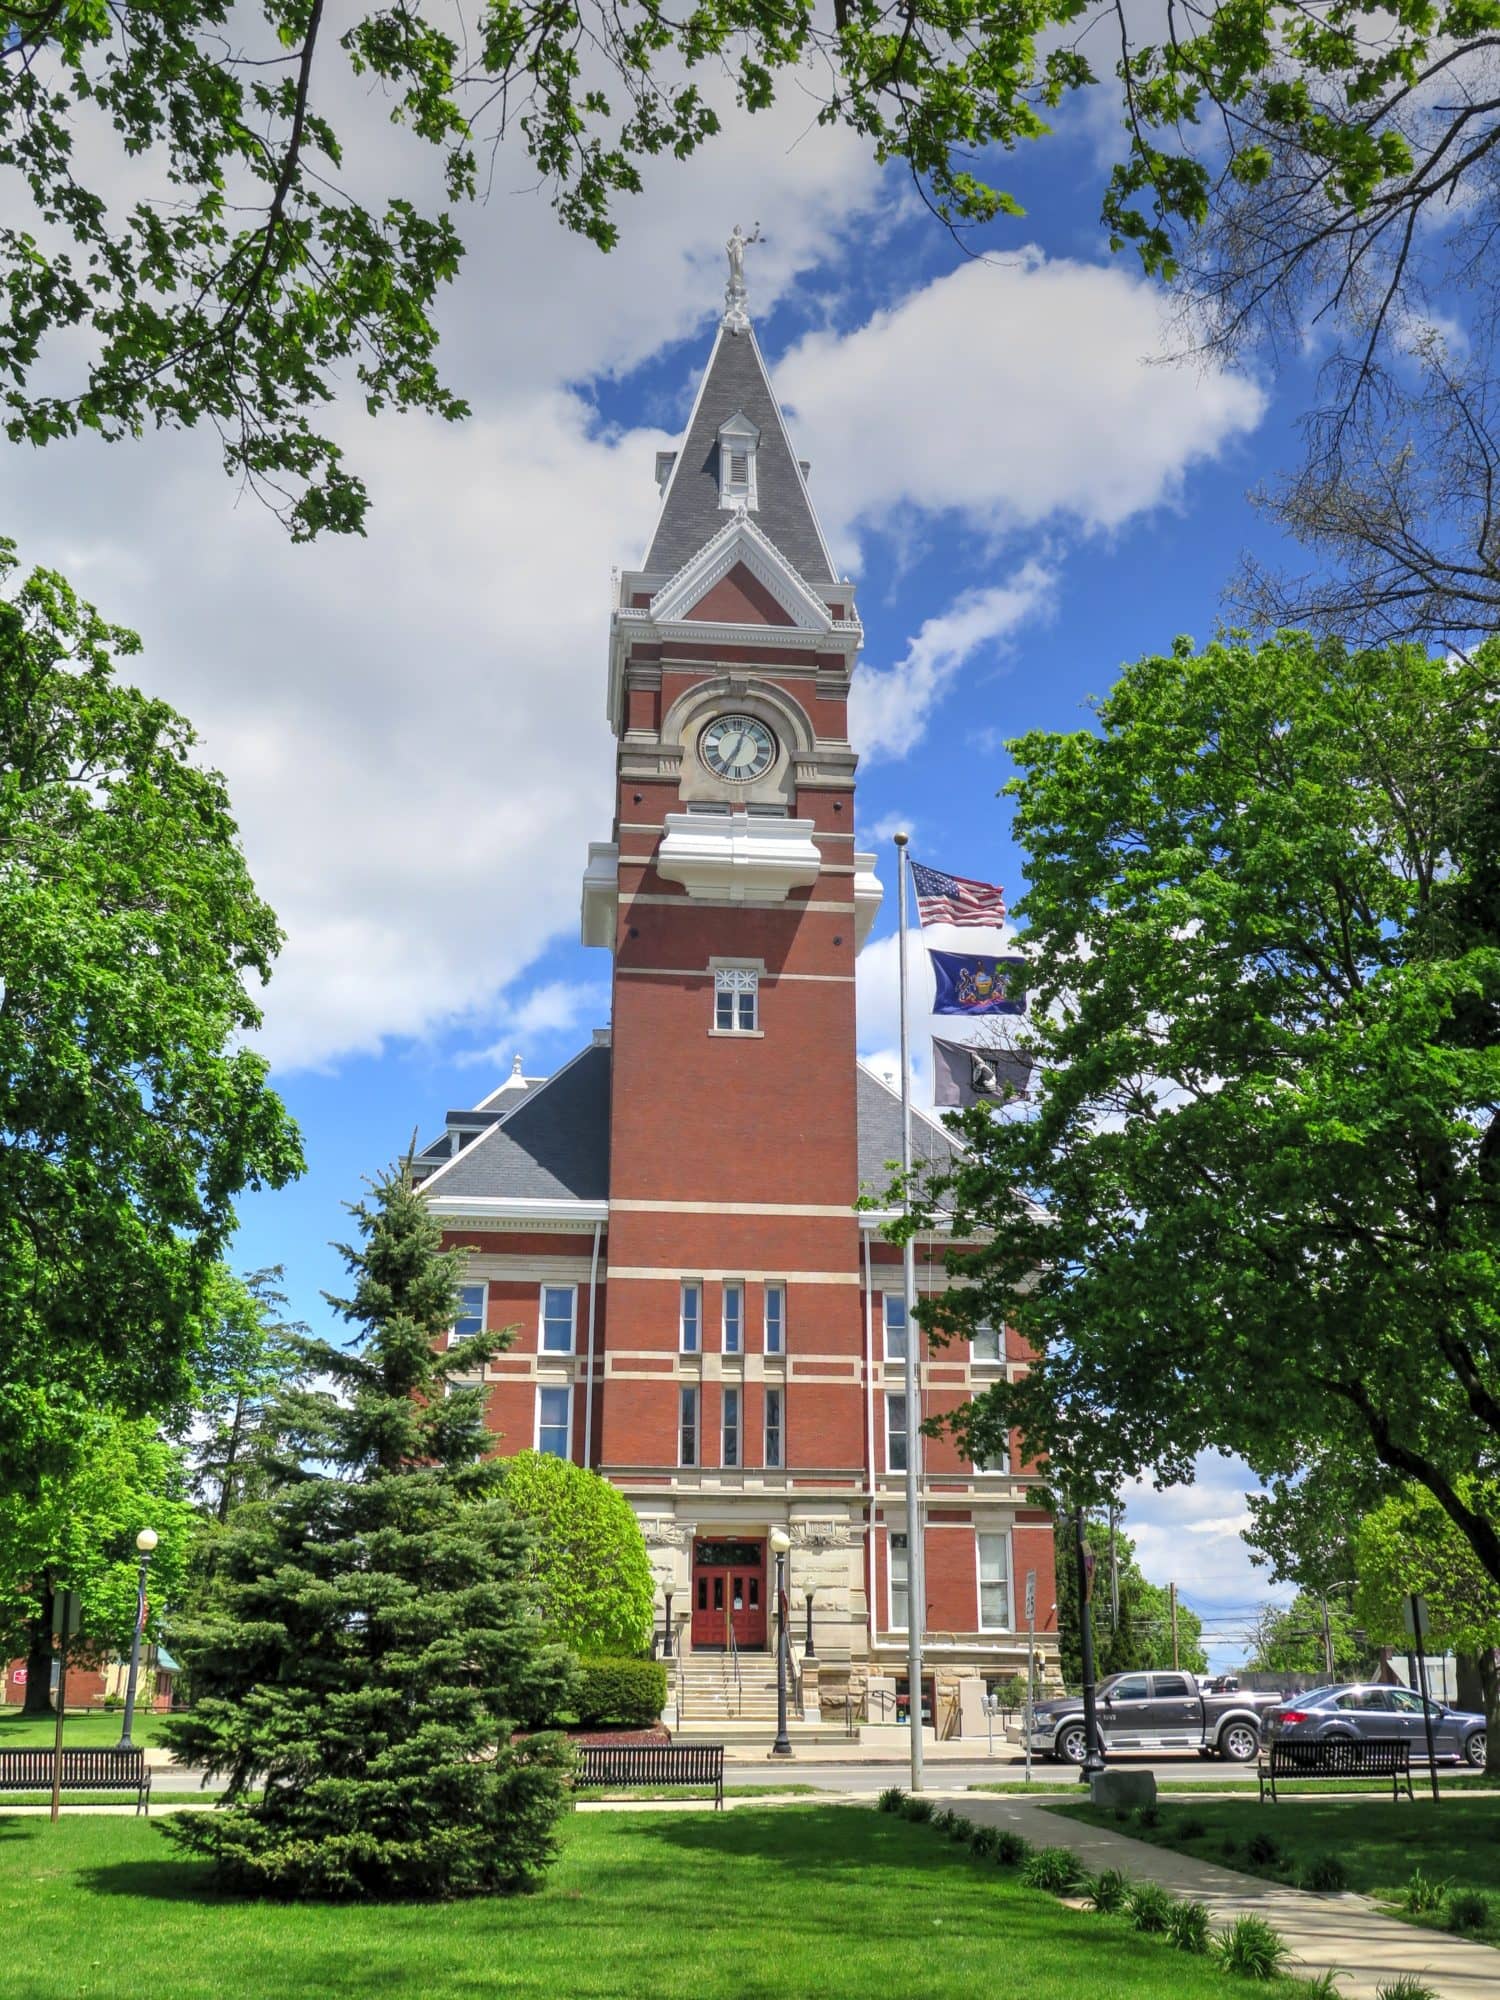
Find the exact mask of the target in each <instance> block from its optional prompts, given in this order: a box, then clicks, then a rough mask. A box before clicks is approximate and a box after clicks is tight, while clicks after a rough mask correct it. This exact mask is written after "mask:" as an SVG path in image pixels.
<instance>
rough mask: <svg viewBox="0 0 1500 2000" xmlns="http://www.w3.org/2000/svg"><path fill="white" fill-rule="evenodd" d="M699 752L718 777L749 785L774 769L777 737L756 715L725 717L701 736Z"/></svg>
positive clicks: (715, 722) (719, 719)
mask: <svg viewBox="0 0 1500 2000" xmlns="http://www.w3.org/2000/svg"><path fill="white" fill-rule="evenodd" d="M698 753H699V755H700V756H701V757H702V759H703V761H704V763H705V764H706V765H707V766H708V768H709V770H710V771H712V772H713V773H714V775H715V776H716V777H720V778H728V779H729V780H730V781H731V782H732V783H734V784H737V785H746V784H749V783H750V781H751V780H752V779H753V778H759V777H761V776H763V775H764V773H765V772H767V771H769V770H770V768H771V760H772V758H773V757H774V756H775V755H776V738H775V737H774V736H773V735H772V734H771V732H770V730H769V729H767V727H766V725H765V724H764V723H763V722H757V721H756V719H755V717H754V716H753V715H721V716H719V717H718V718H717V719H716V720H715V721H713V722H711V723H710V724H709V725H708V727H707V729H705V730H704V732H703V734H702V735H701V736H700V737H699V739H698Z"/></svg>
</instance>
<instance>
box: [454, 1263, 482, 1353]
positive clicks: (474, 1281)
mask: <svg viewBox="0 0 1500 2000" xmlns="http://www.w3.org/2000/svg"><path fill="white" fill-rule="evenodd" d="M458 1292H459V1303H460V1311H459V1312H458V1313H457V1314H456V1315H455V1317H454V1321H453V1324H452V1326H451V1327H449V1329H448V1340H449V1344H450V1345H451V1344H452V1342H454V1341H455V1340H472V1339H473V1337H474V1335H473V1334H469V1333H460V1332H459V1330H458V1324H459V1321H460V1320H463V1319H468V1318H470V1317H471V1315H470V1314H468V1313H466V1312H464V1311H463V1310H462V1309H461V1308H462V1302H463V1295H464V1293H465V1292H478V1294H479V1324H478V1326H477V1327H475V1329H474V1333H483V1332H484V1330H485V1328H486V1326H487V1325H488V1324H489V1318H490V1283H489V1279H488V1278H467V1279H465V1281H464V1282H463V1284H461V1285H460V1286H459V1288H458Z"/></svg>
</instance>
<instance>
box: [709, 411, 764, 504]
mask: <svg viewBox="0 0 1500 2000" xmlns="http://www.w3.org/2000/svg"><path fill="white" fill-rule="evenodd" d="M759 444H760V431H759V429H758V428H757V426H756V425H754V424H752V423H751V421H750V419H749V418H748V417H747V416H746V415H745V413H744V411H743V410H736V411H735V413H734V415H733V416H732V417H730V418H729V419H728V421H727V422H725V423H722V424H720V426H719V505H720V506H721V507H745V508H748V509H749V511H750V512H751V513H752V514H753V513H754V512H755V505H756V492H755V454H756V449H757V447H758V446H759Z"/></svg>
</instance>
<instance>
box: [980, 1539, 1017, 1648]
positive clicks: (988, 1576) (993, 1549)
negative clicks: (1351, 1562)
mask: <svg viewBox="0 0 1500 2000" xmlns="http://www.w3.org/2000/svg"><path fill="white" fill-rule="evenodd" d="M974 1539H975V1540H976V1541H977V1542H978V1544H979V1629H980V1630H981V1631H982V1632H1008V1631H1009V1630H1010V1536H1009V1535H976V1536H975V1538H974Z"/></svg>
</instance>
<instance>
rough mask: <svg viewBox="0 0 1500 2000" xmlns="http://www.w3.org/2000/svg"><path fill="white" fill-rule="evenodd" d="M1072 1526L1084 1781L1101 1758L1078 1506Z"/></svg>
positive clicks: (1088, 1580) (1089, 1581)
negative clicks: (1076, 1569) (1076, 1563)
mask: <svg viewBox="0 0 1500 2000" xmlns="http://www.w3.org/2000/svg"><path fill="white" fill-rule="evenodd" d="M1073 1527H1074V1532H1075V1535H1076V1538H1077V1539H1076V1542H1075V1553H1076V1555H1077V1558H1078V1638H1079V1645H1080V1650H1081V1651H1082V1653H1083V1736H1084V1749H1083V1768H1082V1770H1081V1771H1080V1772H1079V1774H1078V1775H1079V1778H1080V1779H1081V1780H1082V1782H1083V1783H1084V1784H1087V1783H1088V1781H1089V1779H1090V1778H1092V1777H1093V1775H1094V1773H1095V1772H1096V1771H1102V1770H1103V1769H1104V1758H1103V1756H1102V1755H1101V1753H1100V1750H1099V1716H1098V1711H1097V1709H1096V1707H1095V1698H1094V1621H1093V1618H1092V1616H1091V1615H1090V1611H1089V1597H1090V1593H1091V1590H1092V1586H1093V1580H1094V1578H1093V1563H1092V1562H1091V1560H1090V1557H1089V1548H1088V1541H1087V1538H1086V1536H1085V1533H1084V1512H1083V1509H1082V1507H1079V1508H1078V1509H1076V1511H1075V1512H1074V1516H1073Z"/></svg>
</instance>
